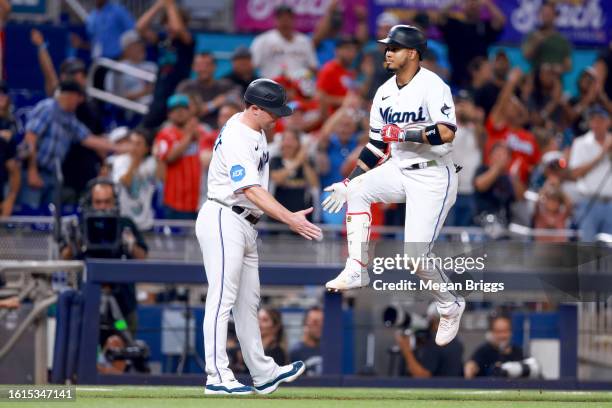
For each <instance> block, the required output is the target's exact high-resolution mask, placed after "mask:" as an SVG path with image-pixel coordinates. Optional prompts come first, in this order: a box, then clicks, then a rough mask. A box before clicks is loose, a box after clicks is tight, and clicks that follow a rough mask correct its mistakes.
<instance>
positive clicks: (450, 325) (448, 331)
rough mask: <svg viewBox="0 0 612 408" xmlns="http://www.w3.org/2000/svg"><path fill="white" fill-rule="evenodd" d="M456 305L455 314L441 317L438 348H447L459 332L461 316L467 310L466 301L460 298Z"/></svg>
mask: <svg viewBox="0 0 612 408" xmlns="http://www.w3.org/2000/svg"><path fill="white" fill-rule="evenodd" d="M455 305H456V307H455V311H454V312H452V313H449V314H446V315H440V323H439V324H438V332H437V333H436V344H437V345H438V346H446V345H447V344H448V343H450V342H451V341H453V339H454V338H455V336H456V335H457V332H458V331H459V325H460V323H461V315H462V314H463V311H464V310H465V300H463V298H460V299H459V300H457V301H456V302H455Z"/></svg>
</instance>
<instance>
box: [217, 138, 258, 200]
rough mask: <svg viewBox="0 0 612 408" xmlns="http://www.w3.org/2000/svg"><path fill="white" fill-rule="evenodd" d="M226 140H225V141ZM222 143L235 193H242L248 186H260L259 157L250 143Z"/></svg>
mask: <svg viewBox="0 0 612 408" xmlns="http://www.w3.org/2000/svg"><path fill="white" fill-rule="evenodd" d="M223 142H225V141H223ZM223 142H222V143H221V146H222V148H223V155H224V156H225V163H226V164H227V171H228V172H229V174H228V176H229V179H230V183H231V186H232V190H233V191H234V194H240V193H242V192H243V190H244V189H245V188H247V187H251V186H259V185H261V182H260V180H259V171H258V166H259V163H258V158H257V157H256V155H255V149H254V148H253V147H252V146H251V144H250V143H245V142H244V141H242V142H241V143H238V142H237V141H233V142H234V143H227V142H226V143H223Z"/></svg>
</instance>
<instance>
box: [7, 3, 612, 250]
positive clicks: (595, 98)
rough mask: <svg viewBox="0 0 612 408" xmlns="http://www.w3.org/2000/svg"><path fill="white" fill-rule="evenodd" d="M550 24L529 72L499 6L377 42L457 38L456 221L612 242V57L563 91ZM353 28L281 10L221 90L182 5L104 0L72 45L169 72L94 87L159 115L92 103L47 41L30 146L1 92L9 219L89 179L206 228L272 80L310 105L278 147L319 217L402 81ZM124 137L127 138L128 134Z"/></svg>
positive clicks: (126, 205) (71, 62)
mask: <svg viewBox="0 0 612 408" xmlns="http://www.w3.org/2000/svg"><path fill="white" fill-rule="evenodd" d="M0 8H1V7H0ZM482 9H485V11H486V13H485V14H486V15H488V16H489V17H488V18H487V19H484V20H483V19H482V18H481V11H482ZM539 13H540V15H539V16H540V22H541V24H540V25H539V26H538V28H537V30H535V31H533V32H531V33H530V34H529V35H527V36H526V37H525V39H524V42H523V43H522V44H521V50H522V53H523V56H524V57H525V59H526V60H527V61H529V63H530V65H531V68H530V70H529V72H523V71H522V70H521V69H520V68H518V67H515V66H512V64H511V63H510V58H509V57H508V55H507V54H506V53H505V52H504V50H503V49H500V50H498V51H497V52H495V53H493V54H490V53H489V50H490V47H491V46H492V45H494V44H496V42H497V41H498V40H499V37H500V34H501V32H502V30H503V28H504V26H505V24H506V20H507V18H508V16H505V15H504V14H503V12H502V11H501V10H500V9H499V8H498V7H497V6H496V5H495V3H494V2H493V1H492V0H482V1H480V0H468V1H465V2H461V3H460V4H459V3H458V4H455V3H454V2H449V6H448V7H446V8H443V9H441V10H439V11H436V12H420V13H413V16H412V18H411V19H410V20H408V21H404V20H402V21H400V20H399V19H398V17H396V16H395V15H394V14H391V13H389V12H385V13H383V14H381V15H380V16H378V18H377V20H376V24H377V36H378V37H379V38H382V37H383V36H386V34H387V32H388V30H389V29H390V28H391V27H392V26H393V25H395V24H399V23H409V24H413V25H415V26H418V27H420V28H422V29H427V28H429V27H430V26H434V25H435V26H436V27H437V28H438V30H439V32H440V33H441V38H440V39H439V40H430V41H429V48H428V51H427V53H426V55H424V58H423V62H422V65H423V67H425V68H427V69H430V70H432V71H434V72H436V73H438V74H439V75H440V76H442V77H443V78H444V79H445V80H446V81H448V82H449V84H450V85H451V88H452V89H453V93H454V98H455V107H456V117H457V124H458V129H457V137H456V139H455V142H454V151H453V153H452V154H453V158H454V160H455V162H456V163H457V164H459V165H461V166H462V167H463V170H462V171H461V172H460V173H459V196H458V199H457V203H456V204H455V206H454V208H453V209H452V210H451V213H450V214H449V217H448V221H447V225H455V226H476V225H481V226H490V225H492V224H495V225H498V226H501V227H502V228H503V227H506V226H508V225H509V223H511V222H513V223H519V224H522V225H526V226H531V227H537V228H546V229H558V230H563V229H567V228H572V227H575V228H578V229H580V230H581V232H582V239H583V240H584V241H593V240H595V237H596V235H597V234H599V233H602V232H603V233H612V217H609V214H610V213H611V212H612V181H611V180H612V177H611V176H612V174H611V172H612V170H611V168H612V166H611V156H612V135H611V134H610V124H611V122H610V113H612V101H611V100H610V97H611V95H612V93H611V92H612V74H610V75H609V74H608V73H609V69H610V67H611V64H612V57H611V55H612V48H608V49H605V50H603V51H602V53H601V54H600V56H599V57H598V59H597V60H596V61H595V62H594V64H593V65H592V66H590V67H587V68H586V69H584V70H583V71H582V72H581V74H580V75H579V78H578V82H577V89H578V91H577V94H576V95H567V94H566V93H565V92H564V90H563V85H562V79H563V76H564V75H565V74H566V73H567V72H569V71H570V70H571V69H572V44H571V43H570V42H569V41H568V40H567V39H566V38H565V37H564V36H563V35H562V34H560V33H559V32H558V31H557V30H556V29H555V25H554V22H555V18H556V10H555V6H554V3H550V2H544V3H543V4H542V7H541V9H540V11H539ZM355 15H356V17H357V23H356V25H355V29H354V32H353V33H350V34H347V33H346V30H343V29H342V16H341V14H340V9H339V2H338V1H331V2H330V4H329V8H328V10H327V11H326V13H325V15H324V16H323V17H322V18H321V20H320V21H319V23H318V25H317V27H316V28H315V30H314V32H313V33H312V35H307V34H303V33H300V32H298V31H297V30H296V28H295V15H294V11H293V10H292V9H291V8H290V7H288V6H285V5H282V6H279V7H278V8H277V9H276V15H275V17H276V20H275V21H276V27H275V28H273V29H271V30H269V31H266V32H263V33H260V34H259V35H257V36H256V37H255V39H254V40H253V42H252V44H251V45H250V48H247V47H244V46H240V47H238V48H236V49H235V50H232V55H231V71H230V72H229V73H228V74H227V75H225V76H224V77H222V78H218V77H217V75H216V74H217V73H218V72H217V59H216V57H215V54H213V53H211V52H208V51H199V52H197V53H196V44H195V35H194V33H192V32H191V31H190V30H189V28H188V27H189V16H188V14H187V13H185V12H184V11H183V10H182V9H181V8H179V7H178V6H177V4H176V1H175V0H157V1H155V2H154V3H153V5H152V6H151V7H150V9H148V10H147V11H146V12H144V13H143V14H142V15H141V16H140V17H139V18H138V19H135V18H134V17H133V16H132V15H130V13H129V12H128V11H127V10H126V9H125V8H124V7H123V6H122V5H121V4H120V3H119V2H116V1H113V0H98V1H96V8H95V9H94V10H93V11H92V12H91V13H90V15H89V17H88V19H87V23H86V29H87V36H88V38H81V39H78V40H77V39H74V41H73V45H75V46H78V47H80V48H83V49H88V50H89V52H90V53H91V56H92V58H94V59H95V58H98V57H104V58H109V59H113V60H117V61H121V62H123V63H125V64H127V65H129V66H131V67H134V68H139V69H142V70H145V71H148V72H150V73H155V74H156V76H157V79H156V81H155V83H150V82H147V81H144V80H141V79H138V78H135V77H133V76H130V75H128V74H125V73H119V72H110V71H107V70H105V69H101V70H98V71H97V73H96V75H95V78H94V85H95V86H96V87H99V88H101V89H105V90H107V91H108V92H111V93H113V94H115V95H118V96H121V97H123V98H125V99H128V100H130V101H135V102H139V103H142V104H144V105H147V106H148V113H147V114H146V115H144V116H141V115H138V114H136V113H134V112H131V111H128V110H121V109H119V112H117V109H114V110H110V109H109V107H108V106H106V105H105V104H103V103H100V102H99V101H97V100H94V99H92V98H90V97H88V95H87V92H86V81H87V67H86V65H85V64H84V63H83V62H82V61H81V60H79V59H75V58H70V59H66V60H65V61H63V62H62V63H61V65H60V66H59V72H58V71H56V68H55V67H54V65H53V62H52V60H51V57H50V55H49V52H48V50H47V46H46V43H45V39H44V37H43V35H42V34H41V33H40V32H39V31H37V30H33V31H32V36H31V37H32V38H31V40H32V45H33V47H32V49H31V52H32V53H37V55H38V59H39V63H40V69H41V75H42V76H43V77H44V80H45V92H46V94H47V95H48V98H47V99H45V100H43V101H41V102H39V103H38V104H37V105H36V106H35V107H33V109H32V110H31V112H30V114H29V116H28V119H27V121H26V124H25V135H23V137H20V136H18V135H17V130H16V127H15V120H14V118H13V116H12V111H11V99H10V96H9V90H8V87H7V85H6V84H5V83H0V185H1V186H3V188H0V204H1V215H3V216H8V215H10V214H12V213H14V212H15V211H33V212H37V211H38V212H40V211H43V212H44V211H45V209H46V208H47V207H48V204H49V203H50V202H51V200H52V196H53V191H54V190H55V188H56V181H55V180H56V175H57V172H58V170H59V169H60V168H61V169H62V170H63V175H64V184H63V188H62V197H63V200H64V202H65V203H75V204H76V203H77V202H78V200H79V197H80V196H81V195H82V194H83V193H84V191H85V187H86V185H87V182H88V181H90V180H91V179H93V178H95V177H97V176H100V175H107V176H108V177H111V178H112V180H114V182H115V183H116V184H117V186H118V190H119V192H120V194H119V197H120V207H121V212H122V214H124V215H129V216H130V217H132V218H133V219H134V220H135V221H136V224H137V225H138V227H139V228H141V229H144V230H146V229H149V228H151V226H152V224H153V219H154V217H165V218H174V219H195V217H196V213H197V211H198V209H199V206H200V205H201V203H202V202H203V201H204V200H205V199H206V174H207V168H208V164H209V163H210V160H211V157H212V154H213V150H214V143H215V139H216V137H217V135H218V134H219V132H220V131H221V129H222V128H223V125H224V124H225V122H226V121H227V120H228V119H229V118H230V117H231V116H232V115H233V114H235V113H237V112H240V111H241V110H242V103H243V102H242V93H243V91H244V89H245V87H246V86H247V85H248V83H249V82H250V81H252V80H253V79H255V78H258V77H268V78H272V79H275V80H277V81H278V82H280V83H281V84H283V85H284V86H285V87H286V89H287V92H288V97H289V99H290V100H291V103H292V106H293V108H294V110H295V113H294V114H293V115H292V116H290V117H288V118H284V119H282V120H280V121H279V123H278V124H277V126H276V128H275V129H274V131H272V132H270V133H269V134H268V139H269V142H270V149H271V150H270V154H271V179H272V180H271V181H272V184H273V187H274V194H275V196H276V197H277V198H278V199H279V201H280V202H281V203H283V204H284V205H285V206H287V207H288V208H289V209H290V210H292V211H294V210H297V209H300V208H305V207H308V206H310V205H313V204H314V205H315V206H318V203H319V202H320V201H321V200H322V199H324V198H325V193H324V192H323V191H322V189H323V188H324V187H326V186H327V185H330V184H332V183H333V182H336V181H339V180H341V179H343V178H344V177H345V176H346V175H347V174H348V173H350V171H351V170H352V168H353V166H354V165H355V163H356V160H357V153H358V152H359V151H360V149H361V148H362V146H363V145H364V144H365V143H367V140H368V130H369V124H368V117H369V110H370V104H371V100H372V97H373V95H374V92H375V91H376V89H377V88H378V87H379V86H380V85H381V84H382V83H383V82H384V81H386V80H387V79H388V78H390V76H391V73H389V72H387V71H385V69H384V68H383V66H382V61H383V59H384V52H385V51H384V46H383V45H380V44H375V43H373V42H372V41H371V40H373V38H371V37H370V36H369V33H368V26H367V21H368V16H367V11H366V10H365V9H362V8H359V10H356V12H355ZM158 22H159V23H160V24H159V25H158V24H157V23H158ZM157 27H161V29H160V30H158V29H157ZM441 44H444V45H446V46H447V48H448V59H446V58H445V57H444V55H443V53H441V52H439V50H440V47H441ZM198 49H204V50H205V49H206V44H202V47H199V48H198ZM23 52H28V50H23ZM147 55H156V56H157V59H156V61H155V62H154V61H148V60H146V56H147ZM9 57H10V56H9ZM110 113H112V114H113V115H114V116H113V121H112V126H110V125H108V122H109V121H108V120H106V115H109V114H110ZM116 124H122V125H125V126H127V128H120V129H121V131H120V132H118V133H117V131H116V129H114V128H115V127H116V126H115V125H116ZM107 135H113V136H112V137H111V136H107ZM156 192H157V195H159V197H160V198H159V199H158V200H155V199H154V196H155V195H156ZM529 192H531V193H533V194H526V193H529ZM525 197H528V198H525ZM157 202H160V203H161V205H159V204H157ZM402 211H403V210H402V208H401V206H397V205H392V206H387V205H383V204H380V205H376V206H375V208H373V217H374V223H375V224H390V225H394V224H396V225H397V224H398V223H403V219H404V217H403V216H401V215H398V214H401V212H402ZM313 217H314V220H315V221H316V222H322V223H328V224H343V222H344V215H343V214H342V213H339V214H326V213H322V212H321V211H315V212H314V213H313ZM538 239H541V240H548V241H550V240H557V241H558V240H561V241H563V240H567V239H568V238H567V237H564V236H560V237H559V236H550V237H547V236H542V237H539V238H538Z"/></svg>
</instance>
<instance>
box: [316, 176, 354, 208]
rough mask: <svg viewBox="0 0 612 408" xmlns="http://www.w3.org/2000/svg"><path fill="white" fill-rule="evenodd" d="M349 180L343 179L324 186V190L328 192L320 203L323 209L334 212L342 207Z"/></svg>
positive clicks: (345, 198)
mask: <svg viewBox="0 0 612 408" xmlns="http://www.w3.org/2000/svg"><path fill="white" fill-rule="evenodd" d="M349 182H350V180H349V179H344V181H340V182H338V183H334V184H332V185H331V186H328V187H325V189H324V191H327V192H329V193H330V194H329V195H328V196H327V198H326V199H325V200H323V202H322V203H321V205H322V206H323V210H325V211H327V212H329V213H332V214H334V213H337V212H338V211H340V210H341V209H342V206H343V205H344V203H346V200H347V195H348V185H349Z"/></svg>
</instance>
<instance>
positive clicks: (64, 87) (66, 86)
mask: <svg viewBox="0 0 612 408" xmlns="http://www.w3.org/2000/svg"><path fill="white" fill-rule="evenodd" d="M59 90H60V92H73V93H77V94H79V95H85V91H84V90H83V87H82V86H81V85H80V84H79V83H78V82H76V81H61V82H60V83H59Z"/></svg>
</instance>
